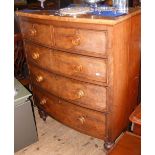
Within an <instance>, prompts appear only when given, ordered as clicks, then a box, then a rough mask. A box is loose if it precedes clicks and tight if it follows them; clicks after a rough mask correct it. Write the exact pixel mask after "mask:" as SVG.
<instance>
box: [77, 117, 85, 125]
mask: <svg viewBox="0 0 155 155" xmlns="http://www.w3.org/2000/svg"><path fill="white" fill-rule="evenodd" d="M78 120H79V121H80V122H81V123H82V124H84V122H85V118H84V117H83V116H81V117H79V118H78Z"/></svg>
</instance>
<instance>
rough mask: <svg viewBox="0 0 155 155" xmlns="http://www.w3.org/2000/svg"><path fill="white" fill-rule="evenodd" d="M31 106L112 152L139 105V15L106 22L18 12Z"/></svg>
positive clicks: (86, 16)
mask: <svg viewBox="0 0 155 155" xmlns="http://www.w3.org/2000/svg"><path fill="white" fill-rule="evenodd" d="M17 16H18V17H19V23H20V27H21V32H22V36H23V39H24V46H25V52H26V57H27V63H28V67H29V74H30V80H31V85H32V91H33V96H34V101H35V104H36V105H37V106H38V108H39V113H40V114H41V116H42V117H43V118H44V119H46V116H47V115H49V116H52V117H53V118H55V119H56V120H58V121H60V122H62V123H63V124H65V125H67V126H70V127H71V128H74V129H75V130H78V131H80V132H82V133H85V134H88V135H91V136H94V137H97V138H100V139H103V140H104V141H105V148H109V147H111V145H112V144H113V143H114V142H115V140H116V138H117V137H118V136H119V135H120V134H121V133H122V132H123V130H125V129H126V128H127V126H128V118H129V115H130V114H131V112H132V111H133V109H134V107H135V106H136V104H137V97H138V84H139V71H140V10H139V9H133V10H130V12H129V14H128V15H125V16H121V17H115V18H104V17H97V16H91V15H80V16H78V17H76V18H75V17H67V16H66V17H59V16H54V15H52V14H51V13H50V12H48V11H36V12H35V11H34V12H32V13H28V12H22V11H19V12H17Z"/></svg>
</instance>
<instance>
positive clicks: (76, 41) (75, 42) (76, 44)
mask: <svg viewBox="0 0 155 155" xmlns="http://www.w3.org/2000/svg"><path fill="white" fill-rule="evenodd" d="M72 44H73V45H74V46H78V45H80V37H79V36H76V37H75V38H73V39H72Z"/></svg>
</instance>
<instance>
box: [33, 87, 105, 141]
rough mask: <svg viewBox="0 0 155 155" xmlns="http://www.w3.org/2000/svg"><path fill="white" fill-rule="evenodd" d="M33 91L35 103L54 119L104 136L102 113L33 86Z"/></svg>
mask: <svg viewBox="0 0 155 155" xmlns="http://www.w3.org/2000/svg"><path fill="white" fill-rule="evenodd" d="M33 92H34V99H35V103H36V104H37V105H38V106H40V107H41V108H43V109H44V110H45V111H46V112H47V113H48V114H49V115H51V116H52V117H54V118H55V119H56V120H58V121H60V122H62V123H63V124H65V125H68V126H70V127H72V128H74V129H76V130H78V131H80V132H83V133H85V134H88V135H91V136H93V137H97V138H100V139H103V138H104V134H105V116H104V115H103V113H100V112H96V111H93V110H89V109H86V108H82V107H80V106H76V105H74V104H71V103H69V102H65V101H64V100H61V99H59V98H57V97H54V96H53V95H49V94H47V93H45V92H44V91H41V90H40V89H39V88H36V87H33Z"/></svg>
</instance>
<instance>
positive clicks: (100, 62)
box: [25, 43, 107, 84]
mask: <svg viewBox="0 0 155 155" xmlns="http://www.w3.org/2000/svg"><path fill="white" fill-rule="evenodd" d="M25 47H26V53H27V58H28V61H31V62H33V63H35V64H36V65H38V66H40V67H42V68H44V69H46V70H49V71H52V72H55V73H57V74H61V75H65V76H68V77H71V78H74V79H78V80H82V81H86V82H92V83H97V84H98V83H99V84H102V83H105V82H106V80H107V77H106V59H99V58H93V57H87V56H81V55H77V54H71V53H67V52H61V51H57V50H52V49H48V48H44V47H41V46H37V45H33V44H30V43H25ZM62 67H63V68H62Z"/></svg>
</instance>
